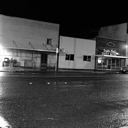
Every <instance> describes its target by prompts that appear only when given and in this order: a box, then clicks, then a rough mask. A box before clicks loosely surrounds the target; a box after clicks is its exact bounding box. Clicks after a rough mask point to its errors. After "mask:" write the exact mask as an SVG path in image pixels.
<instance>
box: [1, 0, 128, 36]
mask: <svg viewBox="0 0 128 128" xmlns="http://www.w3.org/2000/svg"><path fill="white" fill-rule="evenodd" d="M124 5H125V3H123V4H121V3H117V2H116V3H112V2H110V3H109V2H105V1H103V2H102V3H101V2H94V1H90V2H87V1H84V2H81V1H76V2H74V1H73V2H70V3H69V1H64V2H63V1H60V2H55V1H47V2H44V1H42V2H39V1H32V0H31V1H29V0H28V1H27V0H26V1H25V2H23V1H22V2H20V1H17V2H15V1H14V2H12V1H11V2H10V3H8V4H5V5H4V6H2V8H0V14H5V15H9V16H16V17H22V18H28V19H34V20H40V21H47V22H53V23H58V24H60V35H65V36H72V37H82V38H93V37H95V36H96V35H97V33H98V31H99V29H100V27H102V26H107V25H113V24H118V23H124V22H128V14H127V9H126V7H125V6H124Z"/></svg>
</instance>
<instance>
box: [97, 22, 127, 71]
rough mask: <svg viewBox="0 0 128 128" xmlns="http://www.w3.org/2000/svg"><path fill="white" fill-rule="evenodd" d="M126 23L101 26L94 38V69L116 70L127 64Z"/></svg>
mask: <svg viewBox="0 0 128 128" xmlns="http://www.w3.org/2000/svg"><path fill="white" fill-rule="evenodd" d="M126 36H127V23H122V24H115V25H109V26H105V27H101V29H100V31H99V35H98V36H97V38H96V66H95V68H96V69H102V70H117V69H120V67H122V66H125V65H127V60H128V56H127V40H126Z"/></svg>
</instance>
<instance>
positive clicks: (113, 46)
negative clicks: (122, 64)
mask: <svg viewBox="0 0 128 128" xmlns="http://www.w3.org/2000/svg"><path fill="white" fill-rule="evenodd" d="M125 45H126V42H125V41H120V40H112V39H107V38H100V37H97V38H96V54H97V55H102V54H105V55H120V56H126V48H124V46H125ZM104 49H105V50H106V51H104Z"/></svg>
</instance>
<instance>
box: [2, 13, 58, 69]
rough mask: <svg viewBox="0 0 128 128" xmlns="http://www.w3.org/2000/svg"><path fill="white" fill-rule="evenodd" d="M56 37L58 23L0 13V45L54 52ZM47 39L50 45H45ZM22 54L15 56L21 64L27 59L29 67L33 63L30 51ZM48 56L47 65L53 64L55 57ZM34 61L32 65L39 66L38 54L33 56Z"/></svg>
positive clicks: (56, 42) (56, 45) (56, 44)
mask: <svg viewBox="0 0 128 128" xmlns="http://www.w3.org/2000/svg"><path fill="white" fill-rule="evenodd" d="M58 37H59V24H54V23H48V22H42V21H35V20H30V19H24V18H18V17H10V16H5V15H0V47H1V46H2V47H4V48H14V49H25V50H37V51H52V52H55V50H56V48H57V47H58ZM47 39H51V40H52V45H47ZM23 54H26V55H23V56H22V58H19V57H17V58H16V57H15V58H16V59H18V61H20V62H21V65H22V66H23V65H25V64H24V63H26V62H27V60H28V62H27V63H29V62H30V63H31V64H30V67H31V65H33V60H32V57H31V56H32V53H30V56H29V55H28V53H23ZM10 56H11V55H10ZM53 56H55V54H54V55H53ZM48 57H49V58H48V65H50V63H51V65H55V63H56V62H55V60H54V59H53V58H55V57H51V56H48ZM50 59H51V60H50ZM25 61H26V62H25ZM35 61H36V63H35V64H34V65H35V66H34V67H40V63H41V62H40V61H41V60H40V56H39V57H37V58H35V60H34V62H35Z"/></svg>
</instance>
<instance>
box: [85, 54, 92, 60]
mask: <svg viewBox="0 0 128 128" xmlns="http://www.w3.org/2000/svg"><path fill="white" fill-rule="evenodd" d="M83 61H91V56H86V55H84V56H83Z"/></svg>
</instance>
